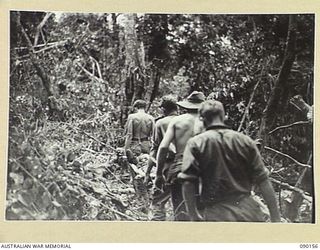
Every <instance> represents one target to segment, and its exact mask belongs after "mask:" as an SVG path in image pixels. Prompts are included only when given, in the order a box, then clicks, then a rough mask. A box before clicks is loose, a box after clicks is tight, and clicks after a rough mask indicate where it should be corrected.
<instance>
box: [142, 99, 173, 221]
mask: <svg viewBox="0 0 320 250" xmlns="http://www.w3.org/2000/svg"><path fill="white" fill-rule="evenodd" d="M160 107H161V110H162V112H163V117H161V118H159V119H158V120H157V121H156V124H155V129H154V131H153V136H152V146H151V151H150V156H149V161H148V169H147V172H146V177H145V184H148V183H149V181H150V179H151V178H150V172H151V169H152V168H153V167H154V166H155V165H156V156H157V152H158V148H159V145H160V143H161V141H162V139H163V137H164V135H165V133H166V130H167V128H168V125H169V123H170V122H171V121H172V119H174V118H175V117H176V116H177V115H178V114H177V109H178V107H177V100H176V98H175V97H174V96H172V95H166V96H163V97H162V100H161V104H160ZM174 154H175V148H174V146H173V145H172V144H171V145H170V147H169V154H168V155H167V159H166V163H165V165H164V169H167V168H169V167H170V165H171V164H172V163H173V158H174ZM152 196H153V197H152V206H153V209H152V211H153V215H152V219H151V220H155V221H163V220H165V219H166V211H165V204H166V202H167V201H168V200H169V199H170V190H169V189H168V188H165V189H164V190H162V189H159V188H158V187H154V190H153V195H152Z"/></svg>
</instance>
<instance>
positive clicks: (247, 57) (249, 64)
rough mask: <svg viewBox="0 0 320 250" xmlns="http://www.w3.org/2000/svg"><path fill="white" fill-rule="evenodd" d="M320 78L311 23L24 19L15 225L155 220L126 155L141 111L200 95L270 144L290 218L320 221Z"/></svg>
mask: <svg viewBox="0 0 320 250" xmlns="http://www.w3.org/2000/svg"><path fill="white" fill-rule="evenodd" d="M313 70H314V15H311V14H296V15H274V14H272V15H271V14H270V15H207V14H206V15H202V14H201V15H200V14H121V13H110V14H109V13H108V14H94V13H60V12H52V13H45V12H17V11H11V13H10V97H9V99H10V113H9V146H8V147H9V156H8V171H7V173H8V176H7V210H6V218H7V219H9V220H21V219H22V220H147V219H148V218H147V217H146V216H145V214H144V213H143V212H141V211H140V210H139V202H138V200H137V199H135V195H136V194H135V190H134V189H133V187H131V185H129V184H128V182H127V180H128V176H127V175H126V173H124V172H123V167H122V166H121V160H119V159H120V158H121V157H119V154H117V148H121V147H123V143H124V140H123V136H124V134H123V126H124V124H125V122H126V118H127V116H128V114H129V113H130V112H131V105H132V103H133V102H134V100H136V99H140V98H142V99H144V100H146V101H147V102H148V104H149V106H148V112H149V113H151V114H152V115H153V116H154V117H157V116H159V115H160V113H159V109H158V104H159V99H160V98H161V96H163V95H165V94H169V93H170V94H173V95H176V96H178V98H179V99H182V98H184V97H186V96H187V95H188V94H190V93H191V92H192V91H193V90H199V91H203V93H204V94H205V95H206V96H208V98H215V99H217V100H220V101H222V102H223V104H224V105H225V109H226V113H227V116H228V120H227V123H228V125H230V126H231V127H232V128H233V129H235V130H238V131H242V132H243V133H245V134H247V135H249V136H251V137H252V138H253V139H255V140H257V142H260V149H261V153H262V156H263V159H264V162H265V164H266V166H267V167H268V169H269V170H270V173H271V178H272V180H273V184H274V187H275V189H276V191H277V194H278V196H279V203H280V208H281V213H282V217H283V219H284V220H285V221H288V222H314V206H313V170H312V166H313V157H312V154H313V123H312V122H313V120H312V119H311V118H310V117H309V119H308V118H307V113H308V112H309V111H306V110H305V109H304V108H303V107H308V105H309V106H312V105H313V82H314V74H313ZM297 96H299V98H298V97H297ZM299 104H300V106H299ZM301 105H302V108H301ZM309 108H310V107H309ZM309 113H310V112H309ZM257 194H259V191H258V190H257Z"/></svg>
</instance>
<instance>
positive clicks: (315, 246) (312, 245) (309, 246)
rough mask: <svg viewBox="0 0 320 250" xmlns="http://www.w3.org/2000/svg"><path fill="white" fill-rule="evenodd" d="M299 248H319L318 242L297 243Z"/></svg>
mask: <svg viewBox="0 0 320 250" xmlns="http://www.w3.org/2000/svg"><path fill="white" fill-rule="evenodd" d="M299 247H300V248H301V249H317V248H319V244H309V243H302V244H299Z"/></svg>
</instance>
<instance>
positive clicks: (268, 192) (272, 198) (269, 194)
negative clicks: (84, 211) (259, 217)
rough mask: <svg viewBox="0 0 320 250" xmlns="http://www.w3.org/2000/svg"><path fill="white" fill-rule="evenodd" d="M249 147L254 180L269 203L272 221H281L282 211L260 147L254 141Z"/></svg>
mask: <svg viewBox="0 0 320 250" xmlns="http://www.w3.org/2000/svg"><path fill="white" fill-rule="evenodd" d="M250 141H251V140H250ZM249 148H250V149H251V150H250V151H249V152H250V156H251V159H250V163H251V170H252V178H253V182H254V183H255V184H256V185H257V186H258V187H259V188H260V191H261V194H262V197H263V199H264V201H265V202H266V203H267V206H268V209H269V212H270V217H271V221H272V222H279V221H281V218H280V212H279V208H278V204H277V200H276V195H275V192H274V189H273V187H272V184H271V182H270V180H269V171H268V170H267V169H266V167H265V166H264V163H263V161H262V157H261V155H260V152H259V149H258V148H257V145H256V144H255V143H254V142H253V141H251V146H249Z"/></svg>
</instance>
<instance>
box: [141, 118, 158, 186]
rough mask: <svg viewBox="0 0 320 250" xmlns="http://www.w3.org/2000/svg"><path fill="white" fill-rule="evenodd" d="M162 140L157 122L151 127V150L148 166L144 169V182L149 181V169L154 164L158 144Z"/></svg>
mask: <svg viewBox="0 0 320 250" xmlns="http://www.w3.org/2000/svg"><path fill="white" fill-rule="evenodd" d="M161 140H162V137H161V131H160V127H159V124H158V123H156V124H155V126H154V129H153V134H152V139H151V145H152V146H151V151H150V155H149V159H148V168H147V171H146V176H145V180H144V181H145V182H149V180H150V173H151V169H152V168H153V167H154V166H155V165H156V157H157V151H158V147H159V144H160V142H161Z"/></svg>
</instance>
